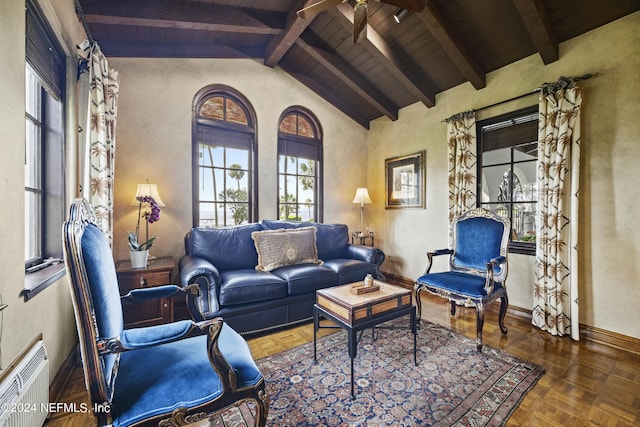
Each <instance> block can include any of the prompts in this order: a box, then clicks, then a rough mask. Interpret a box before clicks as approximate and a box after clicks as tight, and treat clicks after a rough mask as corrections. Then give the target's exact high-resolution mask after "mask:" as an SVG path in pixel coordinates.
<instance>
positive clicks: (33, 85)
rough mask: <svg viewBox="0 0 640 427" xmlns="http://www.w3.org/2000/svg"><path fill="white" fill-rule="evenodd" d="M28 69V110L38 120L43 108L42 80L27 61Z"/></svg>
mask: <svg viewBox="0 0 640 427" xmlns="http://www.w3.org/2000/svg"><path fill="white" fill-rule="evenodd" d="M25 69H26V82H25V83H26V93H25V95H26V99H25V100H26V112H27V113H28V114H29V115H31V116H32V117H34V118H35V119H36V120H40V119H41V110H42V109H41V108H40V105H41V104H40V103H41V100H40V90H41V86H40V82H39V81H38V79H37V77H36V73H35V71H33V69H32V68H31V66H30V65H29V64H28V63H27V66H26V67H25Z"/></svg>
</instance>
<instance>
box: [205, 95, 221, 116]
mask: <svg viewBox="0 0 640 427" xmlns="http://www.w3.org/2000/svg"><path fill="white" fill-rule="evenodd" d="M200 115H201V116H202V117H207V118H210V119H214V120H224V98H223V97H221V96H215V97H213V98H209V99H207V101H206V102H205V103H204V104H202V107H200Z"/></svg>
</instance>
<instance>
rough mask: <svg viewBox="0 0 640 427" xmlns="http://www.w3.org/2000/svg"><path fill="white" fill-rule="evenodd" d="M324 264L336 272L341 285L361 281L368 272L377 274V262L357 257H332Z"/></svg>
mask: <svg viewBox="0 0 640 427" xmlns="http://www.w3.org/2000/svg"><path fill="white" fill-rule="evenodd" d="M324 266H325V267H328V268H330V269H331V270H333V271H335V272H336V274H337V275H338V284H339V285H344V284H347V283H353V282H359V281H361V280H363V279H364V278H365V276H366V275H367V274H371V275H373V276H374V277H376V276H377V272H376V265H375V264H371V263H369V262H364V261H360V260H356V259H348V258H336V259H331V260H329V261H325V263H324Z"/></svg>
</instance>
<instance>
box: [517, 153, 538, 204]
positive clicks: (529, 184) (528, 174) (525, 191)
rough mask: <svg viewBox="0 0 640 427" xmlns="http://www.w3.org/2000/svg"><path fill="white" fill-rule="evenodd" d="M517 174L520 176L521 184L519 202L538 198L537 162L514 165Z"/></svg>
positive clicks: (519, 181)
mask: <svg viewBox="0 0 640 427" xmlns="http://www.w3.org/2000/svg"><path fill="white" fill-rule="evenodd" d="M513 171H514V173H515V176H516V177H517V178H518V180H517V183H518V184H519V189H518V198H517V199H515V201H518V202H532V201H536V200H538V192H537V185H536V172H537V163H536V162H526V163H518V164H516V165H514V166H513Z"/></svg>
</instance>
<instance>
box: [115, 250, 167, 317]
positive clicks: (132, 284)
mask: <svg viewBox="0 0 640 427" xmlns="http://www.w3.org/2000/svg"><path fill="white" fill-rule="evenodd" d="M173 269H174V264H173V258H172V257H160V258H156V259H154V260H151V261H149V262H148V264H147V267H146V268H131V262H130V261H129V260H126V261H124V260H123V261H117V262H116V272H117V274H118V284H119V286H120V295H126V294H127V293H128V292H129V291H130V290H132V289H140V288H150V287H154V286H160V285H168V284H170V283H171V275H172V274H173ZM122 311H123V315H124V323H125V328H138V327H143V326H152V325H159V324H163V323H169V322H172V321H173V300H172V299H171V298H160V299H157V300H153V301H142V302H138V303H134V304H123V306H122Z"/></svg>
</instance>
